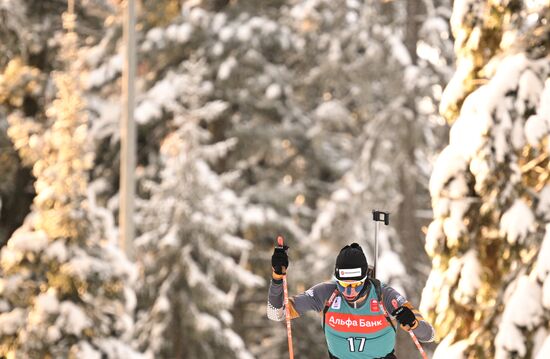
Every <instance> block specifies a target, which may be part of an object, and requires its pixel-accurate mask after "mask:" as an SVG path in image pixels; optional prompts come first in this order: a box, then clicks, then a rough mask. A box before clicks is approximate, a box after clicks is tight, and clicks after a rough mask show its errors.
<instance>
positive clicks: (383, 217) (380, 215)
mask: <svg viewBox="0 0 550 359" xmlns="http://www.w3.org/2000/svg"><path fill="white" fill-rule="evenodd" d="M372 220H373V221H374V266H373V270H372V272H373V276H374V277H375V278H376V263H377V262H378V228H379V226H378V225H379V222H384V224H385V225H386V226H387V225H389V224H390V213H389V212H382V211H377V210H373V211H372ZM384 312H385V309H384ZM384 314H385V315H387V313H384ZM409 335H410V336H411V339H412V341H413V342H414V344H415V345H416V348H417V349H418V351H419V352H420V355H421V356H422V358H423V359H428V355H427V354H426V352H425V351H424V348H422V345H421V344H420V342H419V341H418V338H417V337H416V335H415V334H414V333H413V331H412V330H409Z"/></svg>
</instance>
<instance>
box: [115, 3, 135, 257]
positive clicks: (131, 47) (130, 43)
mask: <svg viewBox="0 0 550 359" xmlns="http://www.w3.org/2000/svg"><path fill="white" fill-rule="evenodd" d="M122 6H123V8H124V68H123V70H122V121H121V123H120V146H121V148H120V192H119V196H120V212H119V224H120V239H119V244H120V248H121V249H122V250H123V251H124V252H125V253H126V255H127V256H128V257H129V258H131V257H132V254H133V253H132V252H133V247H132V244H133V240H134V234H135V226H134V218H133V216H134V195H135V189H136V185H135V176H134V174H135V168H136V124H135V121H134V108H135V86H134V80H135V74H136V38H135V31H136V14H135V1H134V0H125V1H123V2H122Z"/></svg>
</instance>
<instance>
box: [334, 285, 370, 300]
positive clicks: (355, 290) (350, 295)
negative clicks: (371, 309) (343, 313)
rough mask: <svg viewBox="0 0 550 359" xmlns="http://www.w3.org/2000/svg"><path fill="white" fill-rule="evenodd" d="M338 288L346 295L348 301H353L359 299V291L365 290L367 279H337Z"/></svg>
mask: <svg viewBox="0 0 550 359" xmlns="http://www.w3.org/2000/svg"><path fill="white" fill-rule="evenodd" d="M336 283H337V286H338V290H339V291H340V293H342V295H343V296H344V299H346V300H347V301H353V300H355V299H357V297H358V296H359V293H361V291H362V290H363V287H364V286H365V281H364V280H362V281H351V282H350V281H341V280H339V281H337V282H336Z"/></svg>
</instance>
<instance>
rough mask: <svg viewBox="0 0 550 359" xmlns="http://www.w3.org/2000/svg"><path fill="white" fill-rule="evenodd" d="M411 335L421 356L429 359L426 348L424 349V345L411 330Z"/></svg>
mask: <svg viewBox="0 0 550 359" xmlns="http://www.w3.org/2000/svg"><path fill="white" fill-rule="evenodd" d="M409 334H410V336H411V339H412V341H413V342H414V345H416V348H417V349H418V351H419V352H420V355H422V358H423V359H428V355H427V354H426V352H425V351H424V348H422V344H420V342H419V341H418V338H417V337H416V335H414V333H413V331H412V329H411V330H409Z"/></svg>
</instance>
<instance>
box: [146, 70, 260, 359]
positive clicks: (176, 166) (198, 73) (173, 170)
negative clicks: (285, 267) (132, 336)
mask: <svg viewBox="0 0 550 359" xmlns="http://www.w3.org/2000/svg"><path fill="white" fill-rule="evenodd" d="M180 66H181V67H186V69H185V70H186V71H184V72H183V73H184V74H179V75H177V76H176V75H173V77H171V79H172V81H171V82H170V83H171V84H172V86H177V87H178V88H179V89H180V90H181V92H180V95H181V99H180V100H179V102H178V104H174V107H173V108H172V110H174V112H175V113H177V115H175V117H174V119H173V121H172V124H173V126H174V128H175V129H174V131H172V132H171V133H169V134H168V135H167V137H166V138H165V139H164V141H163V142H162V145H161V148H160V154H161V160H162V164H161V172H160V176H159V181H158V183H150V184H149V185H150V186H151V197H150V198H149V199H148V200H147V201H146V202H144V203H143V205H144V208H142V209H141V210H140V211H139V213H140V214H139V221H138V222H139V223H140V231H141V232H142V233H143V234H142V235H141V237H140V238H139V239H138V252H139V253H140V255H139V258H140V259H139V261H140V263H141V265H142V268H143V269H142V271H143V281H144V285H143V286H142V289H141V294H140V301H139V303H140V311H139V313H138V316H139V321H138V323H137V325H138V331H139V333H138V340H139V343H140V345H141V347H142V348H143V349H144V350H146V351H148V352H149V353H150V354H151V355H152V357H154V358H219V357H224V358H243V359H244V358H253V356H252V355H251V354H250V352H249V351H248V350H247V348H246V346H245V344H244V342H243V341H242V339H241V338H240V336H239V335H238V334H237V333H236V332H235V331H234V330H233V329H232V326H233V323H234V320H235V319H234V317H233V315H232V314H231V310H232V307H233V305H234V302H235V296H236V295H237V294H238V289H239V287H257V286H259V285H262V284H263V279H261V278H260V277H257V276H255V275H253V274H252V273H250V272H249V271H248V270H246V269H244V268H243V267H241V265H240V263H239V262H240V260H241V259H242V258H243V256H247V255H248V252H249V251H250V250H251V247H252V246H251V244H250V242H248V241H246V240H244V239H243V238H240V237H239V233H240V231H241V230H242V228H241V223H240V221H239V214H240V213H242V212H243V211H245V210H246V207H245V205H244V202H243V201H242V200H239V198H238V197H237V196H236V195H235V193H234V192H233V191H232V190H230V189H229V188H227V186H226V184H225V183H224V178H223V177H221V176H219V175H218V174H216V173H215V172H214V171H213V170H212V169H211V168H210V163H211V162H212V160H215V159H216V158H218V157H220V156H223V155H224V154H225V153H226V152H227V151H228V150H230V149H231V148H232V147H233V146H234V145H235V141H234V140H231V139H230V140H227V141H222V142H217V143H212V142H211V138H210V137H211V134H210V133H209V132H208V130H207V129H206V128H204V127H206V126H207V125H208V124H209V123H210V122H212V121H214V120H215V119H217V118H218V117H219V116H220V115H221V114H223V113H224V112H225V110H226V107H227V104H224V103H223V102H220V101H214V102H207V103H206V104H204V99H203V97H204V95H205V94H207V93H208V89H206V88H204V87H202V89H201V85H202V81H203V78H202V76H203V75H204V73H205V64H204V62H199V63H193V62H191V61H188V62H184V63H182V64H180ZM165 89H167V88H166V87H165ZM174 90H175V89H174ZM176 107H179V108H176ZM201 123H203V124H204V127H203V126H201Z"/></svg>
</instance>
